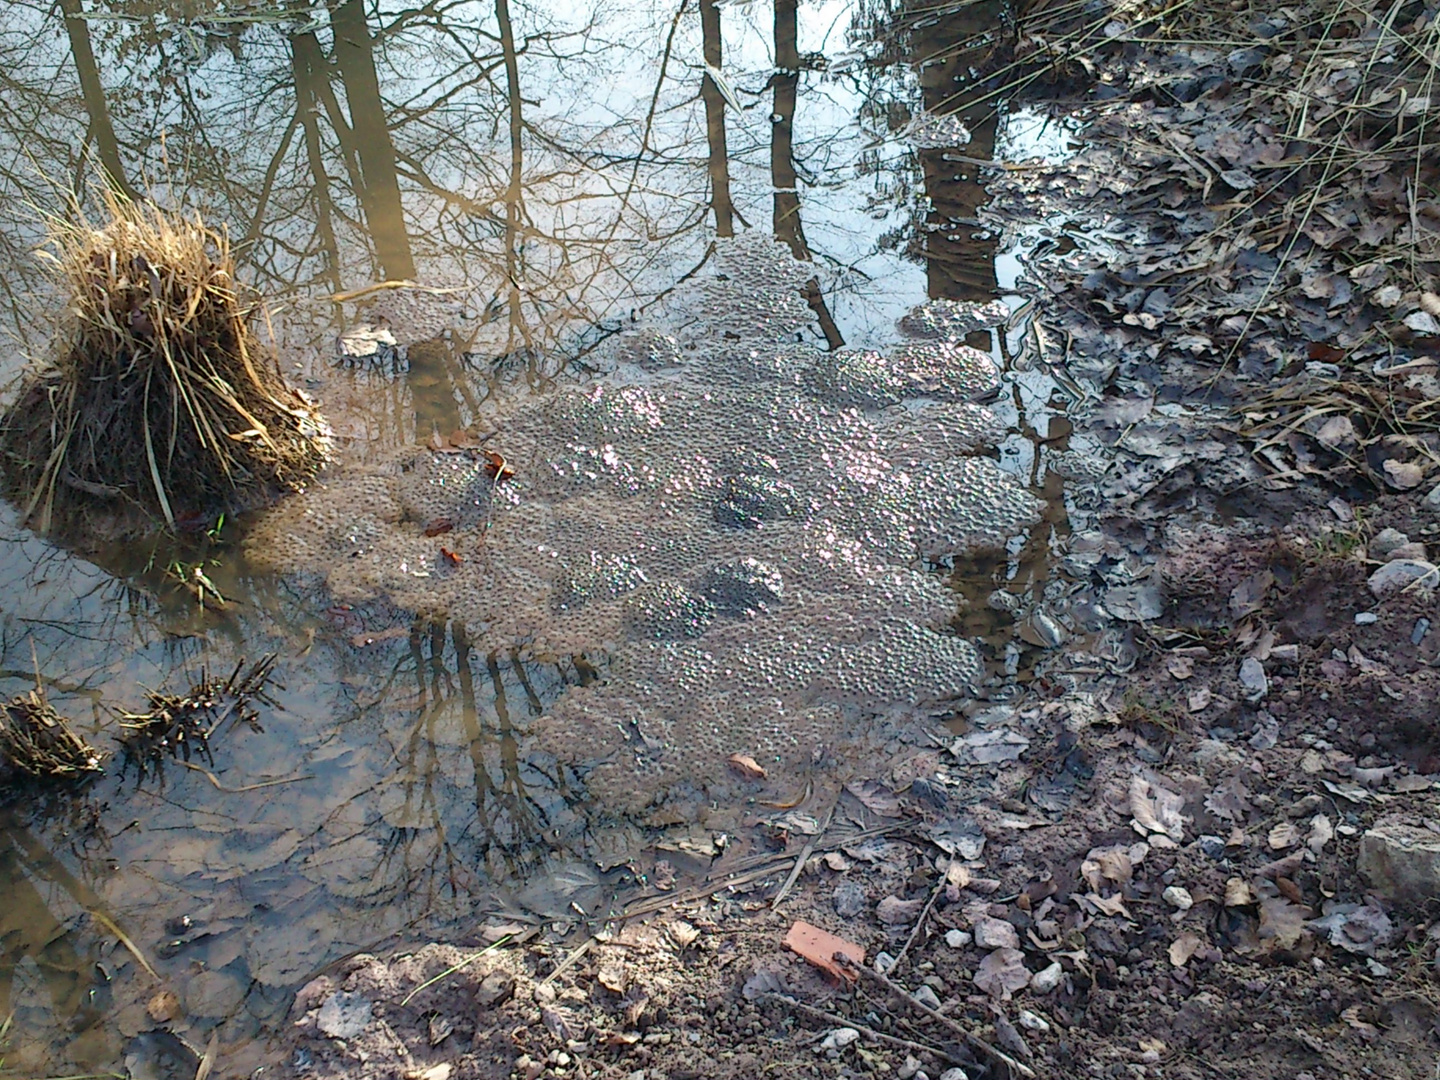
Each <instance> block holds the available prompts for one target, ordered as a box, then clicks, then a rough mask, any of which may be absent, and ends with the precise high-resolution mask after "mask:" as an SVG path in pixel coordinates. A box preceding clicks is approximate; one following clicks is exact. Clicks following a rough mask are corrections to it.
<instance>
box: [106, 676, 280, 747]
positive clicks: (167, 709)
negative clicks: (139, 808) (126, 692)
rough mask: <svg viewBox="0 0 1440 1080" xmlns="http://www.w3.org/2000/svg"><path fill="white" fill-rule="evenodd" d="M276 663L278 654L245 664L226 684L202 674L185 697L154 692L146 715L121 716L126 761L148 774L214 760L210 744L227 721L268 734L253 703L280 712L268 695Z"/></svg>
mask: <svg viewBox="0 0 1440 1080" xmlns="http://www.w3.org/2000/svg"><path fill="white" fill-rule="evenodd" d="M275 659H276V657H275V654H274V653H267V654H266V655H264V656H262V657H261V658H260V659H259V660H257V661H256V662H255V663H254V664H252V665H251V666H250V667H248V668H247V667H246V666H245V661H243V660H241V661H240V662H239V663H237V664H236V665H235V669H234V670H233V671H232V672H231V673H230V677H229V678H228V679H225V680H224V681H221V680H219V679H216V678H213V677H211V676H210V674H209V673H208V672H205V671H202V672H201V673H200V681H199V682H197V683H196V684H195V685H194V686H192V687H191V688H190V689H189V691H188V692H186V693H184V694H166V693H162V692H160V691H153V692H151V693H150V694H149V696H148V701H147V702H146V704H147V706H148V708H146V710H145V711H144V712H141V713H121V715H120V727H121V730H122V734H121V736H120V742H121V745H122V746H123V747H124V748H125V756H126V758H127V759H129V760H132V761H134V762H136V763H137V765H138V766H139V768H140V770H141V773H142V775H143V773H144V772H145V770H146V769H147V768H149V767H151V766H156V765H159V764H161V763H162V762H163V761H164V759H165V758H166V757H183V758H184V759H185V760H186V761H189V760H190V757H191V755H192V754H199V755H200V756H201V757H203V758H205V759H206V760H209V758H210V739H211V737H212V736H213V735H215V733H216V732H218V731H219V730H220V728H221V726H222V725H224V724H225V723H226V722H229V723H231V724H234V723H237V722H238V723H243V724H246V725H248V726H249V727H250V728H251V729H252V730H254V731H263V730H264V729H263V728H262V727H261V726H260V717H259V714H258V713H257V712H256V710H255V707H254V706H253V705H252V704H251V703H252V702H253V701H259V702H261V703H262V704H264V705H267V706H269V707H271V708H275V709H278V708H279V707H280V706H279V704H278V703H277V702H276V701H275V700H274V699H273V698H272V697H270V695H269V694H268V693H266V687H267V686H268V685H269V683H270V680H271V676H272V675H273V674H274V673H275Z"/></svg>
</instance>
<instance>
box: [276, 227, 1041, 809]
mask: <svg viewBox="0 0 1440 1080" xmlns="http://www.w3.org/2000/svg"><path fill="white" fill-rule="evenodd" d="M813 272H814V267H813V265H811V264H802V263H798V262H795V261H794V260H793V259H792V258H791V257H790V255H789V252H788V251H787V250H786V249H784V248H782V247H780V246H779V245H776V244H773V243H770V242H768V241H766V240H764V239H757V238H755V237H753V236H750V237H742V238H737V239H735V240H729V241H720V242H719V245H718V247H717V252H716V256H715V257H714V258H713V259H712V260H711V262H710V263H709V264H707V266H706V267H705V268H703V269H702V271H701V273H700V274H698V275H696V278H695V279H692V282H691V284H690V286H689V288H690V290H691V291H690V294H689V296H688V297H681V298H680V299H678V300H677V301H676V302H675V303H674V304H673V307H672V310H671V311H670V312H669V315H670V319H669V320H668V321H669V322H671V323H672V324H673V325H675V326H679V327H681V328H680V329H676V330H654V329H645V330H637V331H634V332H631V333H629V334H626V335H623V336H622V340H621V341H620V342H619V344H618V348H617V349H616V355H617V358H618V359H617V366H616V369H615V371H614V372H613V374H612V375H611V376H610V377H609V378H608V379H607V380H606V381H603V382H592V383H589V384H584V385H576V386H568V387H563V388H560V389H558V390H554V391H551V392H549V393H547V394H545V395H543V396H529V397H525V398H523V399H520V400H514V401H510V402H508V403H505V404H503V405H500V406H498V408H497V411H496V412H495V414H494V415H493V416H487V417H486V418H485V420H484V422H483V423H482V424H481V425H480V426H481V427H483V428H486V429H494V430H495V432H496V434H495V435H493V436H492V437H491V438H490V439H489V440H488V441H487V442H486V443H485V450H484V451H462V452H445V453H435V452H429V451H420V452H412V453H411V454H409V455H408V456H404V457H402V458H401V459H399V460H396V461H394V462H391V463H390V464H389V465H387V466H382V467H371V468H369V469H368V470H367V471H364V472H352V473H349V474H341V475H339V476H337V477H335V478H333V479H332V480H331V481H330V482H329V483H327V485H326V486H325V487H323V488H320V487H317V488H315V489H313V490H312V491H310V492H308V493H306V494H305V495H303V496H301V497H299V498H297V499H294V500H292V501H291V502H290V503H288V504H286V505H285V506H283V507H281V508H280V509H278V510H277V511H275V512H274V513H273V514H272V515H271V516H270V517H269V518H267V519H266V520H265V521H263V522H262V523H261V524H260V525H259V526H258V527H257V528H256V529H255V531H254V532H253V533H252V535H251V537H250V539H249V541H248V550H249V553H250V555H251V558H252V559H253V560H256V561H258V562H259V563H261V564H262V565H268V566H270V567H271V568H273V569H275V570H276V571H279V572H281V573H295V572H310V573H313V574H316V575H319V576H320V577H322V578H323V579H324V580H325V582H326V584H327V586H328V589H329V591H330V592H331V593H332V594H333V596H334V597H335V598H336V600H338V601H340V602H357V603H363V602H368V601H372V600H376V599H382V600H384V601H387V602H388V603H390V604H392V605H394V606H396V607H398V608H400V609H402V610H407V611H410V612H414V613H415V614H417V615H420V616H428V617H434V618H449V619H453V620H457V621H458V622H461V623H463V624H464V625H465V626H466V628H467V631H468V633H469V635H470V638H471V640H472V641H473V642H474V643H475V644H476V645H477V646H483V647H484V649H485V650H486V651H489V650H498V651H499V652H500V653H501V655H502V656H505V655H514V656H515V657H517V658H518V659H520V660H529V661H535V662H545V661H551V660H557V661H563V660H565V659H567V658H570V657H575V656H584V657H586V658H587V659H588V661H589V663H590V664H591V665H592V666H596V667H598V668H599V669H600V670H601V672H602V677H601V678H600V679H598V680H595V681H592V682H591V683H589V684H588V685H585V686H571V687H569V688H568V689H566V690H565V691H564V692H563V693H562V694H561V695H560V697H559V699H558V700H556V701H555V702H553V703H552V704H551V705H550V706H549V708H548V709H547V710H546V712H545V713H544V714H543V715H542V716H540V717H538V718H537V719H536V720H535V722H534V725H533V728H532V735H533V737H534V739H535V740H536V745H537V747H538V748H539V749H541V750H544V751H546V752H549V753H552V754H554V755H555V756H556V757H557V758H559V759H560V760H562V761H565V762H567V763H570V764H573V765H575V766H577V767H580V768H581V769H582V770H584V772H585V775H586V783H587V787H588V789H589V790H590V792H591V794H592V795H593V796H595V797H597V798H599V799H601V800H603V801H605V802H608V803H610V804H611V805H613V806H615V807H616V808H619V809H636V808H638V807H639V806H640V805H643V804H644V803H646V802H648V801H649V800H650V799H652V798H653V797H655V796H657V795H659V794H661V793H663V792H666V791H669V790H674V789H677V788H681V787H684V786H687V785H688V786H689V788H691V789H692V790H693V789H704V788H707V786H708V787H709V788H710V790H711V792H712V794H713V793H714V791H715V789H716V787H717V785H718V783H719V782H720V781H717V780H716V778H717V777H720V776H723V773H724V766H723V763H724V762H725V760H726V758H727V757H728V756H729V755H731V754H744V755H747V756H749V757H752V758H753V759H755V760H756V761H758V762H760V763H762V764H763V765H764V766H765V767H766V768H767V769H769V770H770V771H771V773H772V779H775V780H777V782H782V783H783V781H784V779H785V778H786V777H787V776H788V777H797V776H798V771H799V770H801V769H802V768H805V767H808V764H809V762H810V761H811V757H812V754H813V753H814V752H815V751H816V750H818V749H819V748H820V747H834V746H836V745H837V744H838V743H841V742H843V741H845V740H846V739H847V738H848V737H850V736H852V735H854V734H856V733H857V730H858V726H859V725H861V724H862V723H863V719H864V717H866V716H873V715H875V714H876V713H878V712H881V711H886V710H889V709H891V708H893V707H895V706H924V705H929V704H933V703H935V702H939V701H944V700H946V699H951V698H954V697H957V696H959V695H962V694H964V693H965V692H966V691H967V690H969V689H971V688H972V687H973V684H974V683H975V681H976V680H977V679H978V678H979V676H980V674H981V666H980V662H979V658H978V655H977V654H976V651H975V649H974V648H973V646H971V645H970V644H969V642H967V641H965V640H964V639H962V638H959V637H957V636H955V635H954V634H953V633H951V632H950V630H949V625H950V623H951V622H952V620H953V619H954V617H955V615H956V612H957V604H958V603H959V599H958V597H957V596H956V595H955V594H954V593H953V592H952V591H951V590H950V589H948V588H947V587H946V586H945V584H944V583H943V581H942V580H941V579H940V577H939V575H937V574H936V573H934V572H929V571H927V569H926V566H927V565H933V564H934V563H937V562H944V561H946V560H949V559H953V558H954V557H956V556H961V555H964V554H966V553H969V552H973V551H976V550H980V549H993V548H996V547H1000V546H1003V545H1004V543H1005V542H1006V541H1007V540H1008V539H1009V538H1010V537H1012V536H1014V535H1016V534H1017V533H1019V532H1021V531H1022V530H1023V529H1024V528H1025V527H1026V526H1028V525H1029V524H1031V523H1032V522H1033V521H1034V520H1035V519H1036V515H1037V510H1038V504H1037V503H1036V501H1035V499H1034V498H1033V497H1032V496H1031V495H1030V494H1028V493H1027V492H1026V491H1025V490H1024V489H1023V488H1022V487H1021V486H1019V485H1018V484H1017V483H1016V482H1015V481H1014V480H1013V479H1012V478H1011V477H1010V476H1008V475H1007V474H1005V473H1003V472H1002V471H1001V470H1000V469H999V468H998V466H997V465H996V463H995V462H994V461H993V460H992V459H991V458H989V457H986V456H983V454H982V451H983V450H984V449H985V448H987V447H988V446H991V445H993V444H994V442H995V441H996V439H997V438H998V436H999V434H1000V432H999V431H998V424H997V421H996V419H995V417H994V416H993V414H991V413H990V412H989V411H988V410H986V409H985V408H983V407H981V406H979V405H977V404H974V403H973V402H972V401H970V400H968V399H971V398H975V397H979V396H983V395H984V394H985V393H987V392H989V391H990V390H993V389H994V387H995V386H996V385H997V383H998V373H997V371H996V369H995V366H994V364H993V362H992V361H991V359H990V357H989V356H988V355H987V354H985V353H983V352H980V351H978V350H975V349H971V348H969V347H967V346H965V345H963V344H961V343H960V342H958V341H956V340H954V338H953V337H947V336H944V335H943V334H940V333H937V328H943V327H946V326H950V325H956V324H957V321H959V320H960V319H961V314H962V313H960V312H959V311H958V309H956V307H955V306H954V305H953V304H942V307H941V308H939V309H935V310H932V311H929V312H927V311H926V310H924V309H921V310H918V311H917V312H916V313H914V314H912V316H911V317H910V318H909V320H908V321H909V323H910V324H912V325H913V326H914V329H915V330H916V331H918V333H914V334H913V335H912V336H911V337H910V338H909V339H908V340H907V341H905V342H904V343H902V344H901V345H899V346H897V347H896V348H894V349H892V350H889V351H888V353H880V352H874V351H859V350H841V351H837V352H830V353H827V352H823V351H820V350H818V349H815V348H812V347H809V346H806V345H804V344H801V343H800V342H801V340H802V337H803V329H804V327H805V326H806V325H807V324H808V323H809V322H810V321H811V319H812V315H811V313H810V311H809V308H808V306H807V305H806V304H805V302H804V301H803V299H802V298H801V295H800V292H799V289H800V287H801V286H802V285H803V283H804V281H805V280H806V279H807V278H809V277H810V276H811V275H812V274H813ZM990 313H991V314H997V313H995V312H994V310H993V309H991V312H990ZM985 317H986V316H985V314H983V313H982V315H981V316H980V318H981V319H982V320H983V319H984V318H985ZM922 335H923V336H922ZM492 454H497V455H500V456H501V457H503V461H504V466H505V468H504V469H503V470H502V469H500V468H498V467H497V466H498V461H497V459H496V458H495V457H493V456H491V455H492ZM509 470H513V475H510V473H509ZM797 782H798V781H797Z"/></svg>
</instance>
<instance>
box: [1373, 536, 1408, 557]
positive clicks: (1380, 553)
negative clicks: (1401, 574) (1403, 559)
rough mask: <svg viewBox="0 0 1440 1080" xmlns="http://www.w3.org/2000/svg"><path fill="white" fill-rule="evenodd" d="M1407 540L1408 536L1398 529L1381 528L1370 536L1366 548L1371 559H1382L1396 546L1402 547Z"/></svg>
mask: <svg viewBox="0 0 1440 1080" xmlns="http://www.w3.org/2000/svg"><path fill="white" fill-rule="evenodd" d="M1409 542H1410V537H1408V536H1406V535H1405V534H1404V533H1403V532H1401V531H1400V530H1399V529H1381V530H1380V531H1379V532H1378V533H1376V534H1375V535H1374V536H1373V537H1372V538H1371V540H1370V544H1369V547H1368V548H1367V549H1366V550H1367V551H1368V552H1369V554H1370V557H1371V558H1372V559H1377V560H1378V559H1384V558H1385V557H1386V556H1388V555H1389V554H1390V553H1391V552H1392V551H1394V550H1395V549H1396V548H1399V547H1403V546H1404V545H1405V544H1408V543H1409Z"/></svg>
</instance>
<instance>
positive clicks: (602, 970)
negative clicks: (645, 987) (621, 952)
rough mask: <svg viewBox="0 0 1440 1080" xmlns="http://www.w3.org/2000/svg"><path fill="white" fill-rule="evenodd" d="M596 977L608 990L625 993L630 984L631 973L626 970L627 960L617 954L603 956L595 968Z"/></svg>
mask: <svg viewBox="0 0 1440 1080" xmlns="http://www.w3.org/2000/svg"><path fill="white" fill-rule="evenodd" d="M595 978H596V979H598V980H599V982H600V985H601V986H603V987H605V989H606V990H610V991H613V992H614V993H617V994H623V993H624V992H625V987H627V986H628V985H629V984H630V977H629V973H628V972H627V971H626V970H625V961H624V960H623V959H622V958H620V957H619V956H615V955H608V956H603V957H601V959H600V963H599V965H598V966H597V967H596V969H595Z"/></svg>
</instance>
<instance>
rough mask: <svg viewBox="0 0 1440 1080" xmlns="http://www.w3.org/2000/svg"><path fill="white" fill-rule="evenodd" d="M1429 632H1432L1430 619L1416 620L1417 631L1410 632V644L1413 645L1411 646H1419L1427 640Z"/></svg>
mask: <svg viewBox="0 0 1440 1080" xmlns="http://www.w3.org/2000/svg"><path fill="white" fill-rule="evenodd" d="M1429 632H1430V620H1429V619H1424V618H1421V619H1416V620H1415V629H1414V630H1411V631H1410V644H1411V645H1419V644H1420V642H1422V641H1424V640H1425V635H1426V634H1428V633H1429Z"/></svg>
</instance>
